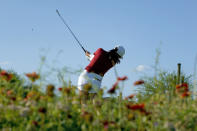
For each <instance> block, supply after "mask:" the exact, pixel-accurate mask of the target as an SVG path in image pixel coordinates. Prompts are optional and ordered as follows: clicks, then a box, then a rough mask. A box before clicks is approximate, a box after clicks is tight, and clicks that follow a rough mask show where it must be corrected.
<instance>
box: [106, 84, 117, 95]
mask: <svg viewBox="0 0 197 131" xmlns="http://www.w3.org/2000/svg"><path fill="white" fill-rule="evenodd" d="M117 86H118V81H117V82H116V83H115V84H114V85H113V86H112V88H111V89H109V90H108V91H107V92H108V93H109V94H114V93H115V91H116V88H117Z"/></svg>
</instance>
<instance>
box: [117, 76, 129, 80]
mask: <svg viewBox="0 0 197 131" xmlns="http://www.w3.org/2000/svg"><path fill="white" fill-rule="evenodd" d="M127 79H128V77H127V76H123V77H118V78H117V80H118V81H125V80H127Z"/></svg>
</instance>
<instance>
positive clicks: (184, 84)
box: [176, 83, 188, 89]
mask: <svg viewBox="0 0 197 131" xmlns="http://www.w3.org/2000/svg"><path fill="white" fill-rule="evenodd" d="M183 87H185V88H188V84H187V83H182V84H179V85H176V89H180V88H183Z"/></svg>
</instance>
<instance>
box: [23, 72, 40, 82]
mask: <svg viewBox="0 0 197 131" xmlns="http://www.w3.org/2000/svg"><path fill="white" fill-rule="evenodd" d="M25 75H26V76H27V77H28V78H29V79H30V80H31V81H32V82H35V81H36V80H38V79H39V78H40V75H39V74H37V73H36V72H33V73H27V74H25Z"/></svg>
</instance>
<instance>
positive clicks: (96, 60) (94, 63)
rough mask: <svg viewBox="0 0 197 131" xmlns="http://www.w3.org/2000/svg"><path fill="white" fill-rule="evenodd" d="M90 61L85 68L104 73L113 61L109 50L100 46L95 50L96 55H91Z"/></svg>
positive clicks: (89, 70)
mask: <svg viewBox="0 0 197 131" xmlns="http://www.w3.org/2000/svg"><path fill="white" fill-rule="evenodd" d="M89 60H90V63H89V64H88V66H87V67H86V68H85V69H86V70H87V71H88V72H94V73H96V74H102V75H104V74H105V73H106V72H107V71H108V70H109V69H110V68H111V67H113V65H112V61H111V60H110V58H109V55H108V52H107V51H105V50H103V49H102V48H99V49H97V50H96V52H94V55H90V57H89Z"/></svg>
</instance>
